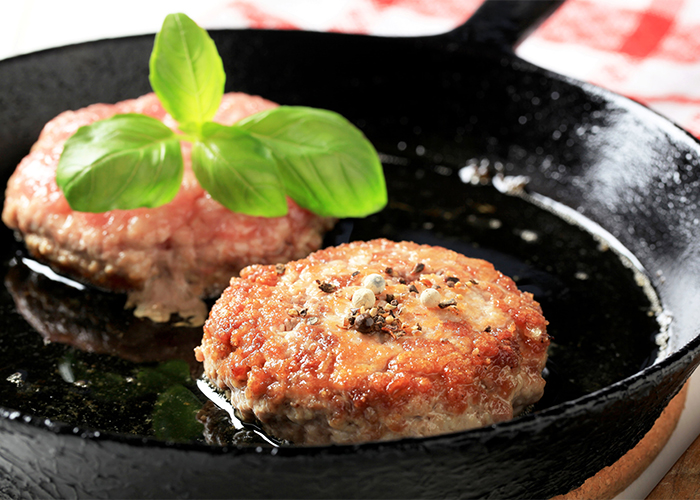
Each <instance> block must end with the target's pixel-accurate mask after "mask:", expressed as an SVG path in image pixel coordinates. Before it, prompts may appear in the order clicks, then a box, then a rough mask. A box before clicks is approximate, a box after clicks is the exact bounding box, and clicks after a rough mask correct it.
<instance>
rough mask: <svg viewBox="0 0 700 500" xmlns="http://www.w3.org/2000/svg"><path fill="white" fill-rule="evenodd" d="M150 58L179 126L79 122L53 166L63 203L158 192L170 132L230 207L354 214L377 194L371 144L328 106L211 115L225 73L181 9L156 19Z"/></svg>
mask: <svg viewBox="0 0 700 500" xmlns="http://www.w3.org/2000/svg"><path fill="white" fill-rule="evenodd" d="M149 67H150V75H149V79H150V82H151V87H152V88H153V91H154V92H155V93H156V95H157V96H158V99H159V100H160V102H161V103H162V105H163V108H165V110H166V111H167V112H168V113H170V115H171V116H172V117H173V118H174V119H175V120H176V121H177V122H178V127H179V129H180V131H181V133H178V132H175V131H173V130H171V129H170V128H168V127H167V126H166V125H164V124H163V123H162V122H161V121H160V120H158V119H156V118H152V117H149V116H145V115H139V114H123V115H116V116H114V117H112V118H108V119H106V120H101V121H98V122H95V123H93V124H91V125H88V126H85V127H81V128H80V129H78V131H77V132H76V133H75V134H74V135H73V136H72V137H70V138H69V139H68V140H67V141H66V143H65V146H64V150H63V153H62V155H61V158H60V160H59V163H58V168H57V171H56V182H57V184H58V186H59V187H60V188H61V190H62V191H63V193H64V195H65V197H66V199H67V200H68V203H69V205H70V206H71V208H72V209H73V210H78V211H83V212H106V211H108V210H113V209H133V208H139V207H149V208H153V207H157V206H160V205H163V204H165V203H168V202H169V201H171V200H172V199H173V198H174V197H175V195H176V194H177V192H178V190H179V189H180V184H181V182H182V176H183V169H184V167H183V160H182V153H181V151H180V142H181V141H188V142H191V143H192V144H193V148H192V170H193V171H194V174H195V176H196V177H197V180H198V181H199V183H200V185H201V186H202V187H203V188H204V189H205V190H206V191H207V192H208V193H209V194H210V195H211V197H212V198H214V199H215V200H216V201H218V202H219V203H221V204H222V205H224V206H225V207H227V208H228V209H230V210H232V211H235V212H242V213H245V214H249V215H258V216H265V217H278V216H283V215H285V214H286V213H287V201H286V196H289V197H291V198H292V199H293V200H294V201H296V202H297V203H298V204H299V205H300V206H302V207H304V208H307V209H309V210H311V211H313V212H315V213H316V214H318V215H322V216H331V217H363V216H365V215H369V214H371V213H374V212H376V211H378V210H381V209H382V208H383V207H384V206H385V205H386V203H387V194H386V185H385V181H384V176H383V173H382V167H381V163H380V161H379V157H378V155H377V153H376V151H375V149H374V147H373V146H372V144H371V143H370V142H369V141H368V140H367V138H366V137H364V135H363V134H362V132H360V131H359V130H358V129H357V128H355V127H354V126H353V125H352V124H351V123H350V122H349V121H347V120H346V119H345V118H343V117H342V116H340V115H339V114H337V113H334V112H331V111H327V110H321V109H314V108H308V107H303V106H280V107H278V108H275V109H271V110H267V111H263V112H261V113H257V114H255V115H252V116H250V117H248V118H246V119H244V120H242V121H240V122H238V123H236V124H234V125H232V126H224V125H220V124H217V123H213V122H212V121H211V120H212V118H213V117H214V114H215V113H216V110H217V109H218V107H219V104H220V102H221V98H222V96H223V93H224V82H225V79H226V76H225V74H224V70H223V64H222V61H221V57H220V56H219V54H218V52H217V50H216V46H215V44H214V41H213V40H212V39H211V38H210V37H209V35H208V34H207V32H206V31H205V30H203V29H202V28H200V27H199V26H197V24H195V22H194V21H192V20H191V19H190V18H189V17H187V16H186V15H184V14H170V15H168V16H167V17H166V18H165V21H164V22H163V27H162V29H161V31H160V33H158V35H157V36H156V40H155V44H154V47H153V52H152V54H151V59H150V65H149Z"/></svg>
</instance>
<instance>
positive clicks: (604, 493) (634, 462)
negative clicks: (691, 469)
mask: <svg viewBox="0 0 700 500" xmlns="http://www.w3.org/2000/svg"><path fill="white" fill-rule="evenodd" d="M687 393H688V384H687V383H686V385H684V386H683V388H682V389H681V390H680V392H679V393H678V394H677V395H676V396H675V397H674V398H673V399H672V400H671V401H670V402H669V404H668V406H667V407H666V409H665V410H664V411H663V412H662V413H661V416H660V417H659V418H658V420H657V421H656V423H655V424H654V426H653V427H652V428H651V430H649V432H648V433H647V434H646V435H645V436H644V437H643V438H642V439H641V441H639V443H637V445H636V446H635V447H634V448H632V449H631V450H630V451H628V452H627V454H625V455H623V456H622V458H620V459H619V460H618V461H617V462H615V463H614V464H612V465H611V466H609V467H605V468H604V469H602V470H601V471H599V472H598V473H597V474H596V475H595V476H593V477H590V478H588V479H587V480H586V482H585V483H583V484H582V485H581V486H580V487H579V488H576V489H575V490H572V491H570V492H569V493H567V494H565V495H559V496H556V497H554V498H553V499H552V500H591V499H609V498H613V497H614V496H615V495H617V494H618V493H620V492H621V491H623V490H624V489H625V488H627V487H628V486H629V485H630V484H632V482H633V481H634V480H635V479H637V478H638V477H639V475H640V474H641V473H642V472H644V470H645V469H646V468H647V467H649V464H651V462H653V461H654V459H655V458H656V455H658V454H659V452H660V451H661V449H662V448H663V447H664V446H665V445H666V442H668V439H669V438H670V437H671V434H672V433H673V431H674V429H675V428H676V424H677V423H678V419H679V418H680V416H681V412H682V411H683V407H684V406H685V398H686V395H687ZM694 444H698V443H697V442H696V443H694ZM696 457H700V444H698V454H697V455H696ZM696 462H697V460H696ZM695 471H696V476H695V477H696V478H698V476H697V474H698V471H700V464H698V463H696V464H695ZM698 484H700V483H698ZM652 493H653V492H652ZM650 498H651V497H650ZM654 498H659V499H662V498H664V499H665V498H693V497H692V496H681V497H677V496H660V497H654ZM695 498H697V497H695Z"/></svg>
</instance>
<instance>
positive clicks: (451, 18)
mask: <svg viewBox="0 0 700 500" xmlns="http://www.w3.org/2000/svg"><path fill="white" fill-rule="evenodd" d="M481 2H482V0H326V1H320V0H294V1H293V2H289V1H280V0H231V1H230V2H228V3H225V4H221V5H219V6H218V7H215V8H214V9H212V11H211V12H210V13H209V15H208V16H206V17H207V19H202V20H201V21H203V22H204V24H206V25H207V26H208V27H253V28H275V29H304V30H316V31H335V32H345V33H367V34H374V35H392V36H395V35H398V36H402V35H424V34H437V33H441V32H445V31H448V30H450V29H452V28H454V27H455V26H458V25H459V24H461V23H462V22H464V20H466V19H467V18H468V17H469V16H470V15H471V14H472V13H473V12H474V11H475V10H476V9H477V8H478V7H479V5H480V4H481ZM518 54H519V55H520V56H521V57H523V58H525V59H527V60H529V61H531V62H533V63H535V64H537V65H539V66H542V67H545V68H547V69H551V70H553V71H555V72H557V73H561V74H564V75H568V76H572V77H574V78H577V79H580V80H584V81H588V82H591V83H594V84H597V85H600V86H602V87H606V88H608V89H610V90H612V91H614V92H618V93H620V94H623V95H626V96H628V97H631V98H633V99H635V100H637V101H639V102H641V103H644V104H646V105H647V106H649V107H651V108H652V109H654V110H656V111H657V112H659V113H661V114H663V115H665V116H667V117H668V118H670V119H671V120H673V121H675V122H676V123H678V124H679V125H681V126H682V127H684V128H686V129H687V130H689V131H690V132H692V133H694V134H695V135H696V136H700V0H567V1H566V2H565V3H564V5H563V6H562V7H560V8H559V9H558V10H557V11H556V12H555V13H554V14H553V15H552V17H550V18H549V19H548V20H547V21H546V22H545V23H544V24H543V25H542V26H541V27H540V28H539V29H538V30H537V31H535V32H534V33H533V34H532V35H531V36H530V37H529V38H528V39H527V40H526V41H525V42H524V43H523V44H522V45H521V46H520V47H519V49H518Z"/></svg>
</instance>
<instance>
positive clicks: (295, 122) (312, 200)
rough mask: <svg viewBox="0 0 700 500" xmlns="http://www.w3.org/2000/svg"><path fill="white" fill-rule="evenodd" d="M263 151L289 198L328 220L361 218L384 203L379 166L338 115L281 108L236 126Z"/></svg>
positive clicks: (365, 142) (372, 152)
mask: <svg viewBox="0 0 700 500" xmlns="http://www.w3.org/2000/svg"><path fill="white" fill-rule="evenodd" d="M236 126H237V127H239V128H241V129H243V130H246V131H248V132H250V133H251V135H252V136H253V137H255V138H257V139H258V140H260V141H261V142H262V143H263V144H265V146H267V147H268V148H269V149H270V151H271V153H272V155H273V156H274V158H275V159H276V160H277V162H278V168H279V172H280V176H281V178H282V182H283V183H284V187H285V189H286V191H287V194H288V195H289V196H290V197H291V198H293V199H294V201H296V202H297V203H298V204H299V205H301V206H302V207H304V208H306V209H308V210H311V211H312V212H314V213H316V214H319V215H324V216H332V217H364V216H366V215H369V214H372V213H375V212H377V211H379V210H381V209H382V208H383V207H384V206H385V205H386V203H387V193H386V185H385V181H384V175H383V172H382V166H381V163H380V161H379V157H378V156H377V152H376V151H375V149H374V147H373V146H372V144H371V143H370V142H369V141H368V140H367V138H366V137H365V136H364V135H363V134H362V132H361V131H360V130H359V129H357V128H355V127H354V126H353V125H352V124H351V123H350V122H349V121H347V120H346V119H345V118H343V117H342V116H341V115H339V114H337V113H334V112H332V111H326V110H322V109H315V108H307V107H301V106H280V107H279V108H275V109H271V110H268V111H263V112H261V113H257V114H255V115H253V116H250V117H248V118H246V119H244V120H242V121H241V122H239V123H237V124H236Z"/></svg>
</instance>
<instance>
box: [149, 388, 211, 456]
mask: <svg viewBox="0 0 700 500" xmlns="http://www.w3.org/2000/svg"><path fill="white" fill-rule="evenodd" d="M201 408H202V403H201V402H200V401H199V399H197V397H196V396H195V395H194V394H192V392H190V391H189V390H188V389H187V388H186V387H183V386H182V385H174V386H172V387H170V388H169V389H168V390H167V391H165V392H163V393H161V394H160V395H159V396H158V400H157V401H156V404H155V406H154V407H153V431H154V433H155V435H156V437H157V438H158V439H164V440H168V441H179V442H186V441H190V440H191V439H194V438H196V437H197V436H199V435H200V434H201V433H202V431H203V430H204V426H203V425H202V424H201V423H200V422H199V421H198V420H197V413H198V412H199V410H200V409H201Z"/></svg>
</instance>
